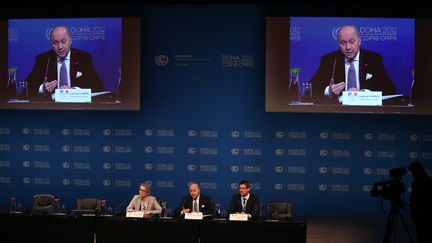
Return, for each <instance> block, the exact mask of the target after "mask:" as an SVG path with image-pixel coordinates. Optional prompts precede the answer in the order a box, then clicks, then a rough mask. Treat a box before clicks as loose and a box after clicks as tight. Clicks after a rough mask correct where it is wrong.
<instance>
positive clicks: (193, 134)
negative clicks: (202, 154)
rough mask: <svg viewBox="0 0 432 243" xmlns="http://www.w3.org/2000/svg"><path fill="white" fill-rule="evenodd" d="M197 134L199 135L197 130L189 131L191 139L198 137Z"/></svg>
mask: <svg viewBox="0 0 432 243" xmlns="http://www.w3.org/2000/svg"><path fill="white" fill-rule="evenodd" d="M196 134H197V131H195V130H189V131H188V136H189V137H190V138H194V137H195V136H196Z"/></svg>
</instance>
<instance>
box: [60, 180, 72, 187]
mask: <svg viewBox="0 0 432 243" xmlns="http://www.w3.org/2000/svg"><path fill="white" fill-rule="evenodd" d="M62 184H63V186H69V185H70V180H69V179H63V180H62Z"/></svg>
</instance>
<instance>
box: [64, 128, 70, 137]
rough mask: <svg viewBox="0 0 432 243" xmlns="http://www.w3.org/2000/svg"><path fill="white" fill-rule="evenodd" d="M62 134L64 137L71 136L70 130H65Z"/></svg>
mask: <svg viewBox="0 0 432 243" xmlns="http://www.w3.org/2000/svg"><path fill="white" fill-rule="evenodd" d="M62 134H63V136H68V135H69V134H70V130H69V129H68V128H64V129H63V130H62Z"/></svg>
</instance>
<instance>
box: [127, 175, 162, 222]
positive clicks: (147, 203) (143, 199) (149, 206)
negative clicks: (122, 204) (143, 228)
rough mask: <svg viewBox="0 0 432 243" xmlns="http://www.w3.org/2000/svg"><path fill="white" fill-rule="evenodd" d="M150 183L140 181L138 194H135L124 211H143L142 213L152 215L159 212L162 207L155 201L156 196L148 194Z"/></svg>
mask: <svg viewBox="0 0 432 243" xmlns="http://www.w3.org/2000/svg"><path fill="white" fill-rule="evenodd" d="M150 193H151V185H150V184H147V183H141V184H140V185H139V195H135V196H134V197H133V198H132V200H131V202H130V203H129V206H128V207H127V208H126V211H144V215H147V216H152V215H153V214H160V213H161V212H162V208H161V206H160V205H159V203H158V202H157V201H156V198H155V197H153V196H150Z"/></svg>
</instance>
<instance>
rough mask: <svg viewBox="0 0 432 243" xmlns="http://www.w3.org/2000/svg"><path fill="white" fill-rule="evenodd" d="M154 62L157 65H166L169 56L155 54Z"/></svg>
mask: <svg viewBox="0 0 432 243" xmlns="http://www.w3.org/2000/svg"><path fill="white" fill-rule="evenodd" d="M154 59H155V63H156V65H158V66H166V65H167V64H168V61H169V58H168V55H163V54H161V55H157V56H155V58H154Z"/></svg>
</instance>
